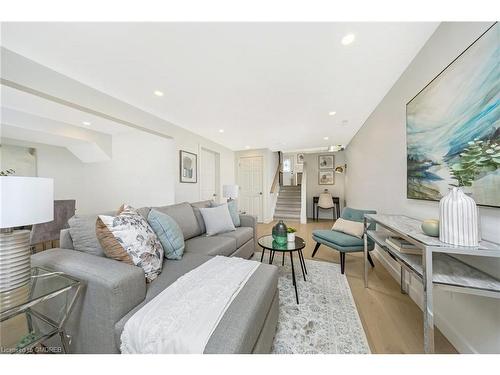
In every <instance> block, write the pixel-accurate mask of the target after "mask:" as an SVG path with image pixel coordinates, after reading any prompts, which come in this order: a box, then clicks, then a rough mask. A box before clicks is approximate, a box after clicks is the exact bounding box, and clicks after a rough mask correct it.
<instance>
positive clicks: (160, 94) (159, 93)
mask: <svg viewBox="0 0 500 375" xmlns="http://www.w3.org/2000/svg"><path fill="white" fill-rule="evenodd" d="M153 94H155V95H156V96H163V92H161V91H160V90H155V91H154V92H153Z"/></svg>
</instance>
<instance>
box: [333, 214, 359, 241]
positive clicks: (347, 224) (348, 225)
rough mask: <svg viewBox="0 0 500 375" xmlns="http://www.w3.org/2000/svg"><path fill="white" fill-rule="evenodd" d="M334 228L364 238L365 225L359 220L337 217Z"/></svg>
mask: <svg viewBox="0 0 500 375" xmlns="http://www.w3.org/2000/svg"><path fill="white" fill-rule="evenodd" d="M332 230H335V231H337V232H342V233H345V234H349V235H351V236H354V237H358V238H363V233H364V225H363V223H360V222H359V221H351V220H345V219H342V218H339V219H337V221H336V222H335V224H333V227H332Z"/></svg>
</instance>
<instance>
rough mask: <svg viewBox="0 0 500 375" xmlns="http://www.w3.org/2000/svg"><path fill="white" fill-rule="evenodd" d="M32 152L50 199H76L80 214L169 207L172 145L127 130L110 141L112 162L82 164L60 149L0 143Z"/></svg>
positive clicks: (146, 134)
mask: <svg viewBox="0 0 500 375" xmlns="http://www.w3.org/2000/svg"><path fill="white" fill-rule="evenodd" d="M3 142H5V143H7V144H17V145H23V146H28V147H34V148H36V151H37V169H38V176H40V177H51V178H53V179H54V195H55V199H76V207H77V212H78V213H81V214H86V213H97V212H103V211H112V210H116V209H118V208H119V207H120V206H121V205H122V204H123V203H128V204H131V205H132V206H134V207H136V208H139V207H143V206H161V205H167V204H172V203H174V195H175V189H174V181H173V179H172V176H173V175H175V171H176V167H177V166H176V164H175V163H174V154H175V145H174V142H173V140H171V139H165V138H161V137H158V136H155V135H152V134H148V133H144V132H141V131H137V130H133V131H130V132H127V133H122V134H118V135H114V136H113V140H112V149H113V153H112V155H113V156H112V160H111V161H107V162H97V163H83V162H81V161H80V160H79V159H78V158H76V157H75V156H74V155H73V154H72V153H71V152H69V151H68V150H67V149H66V148H64V147H58V146H50V145H44V144H35V143H27V142H24V141H16V140H8V139H6V140H4V139H2V143H3Z"/></svg>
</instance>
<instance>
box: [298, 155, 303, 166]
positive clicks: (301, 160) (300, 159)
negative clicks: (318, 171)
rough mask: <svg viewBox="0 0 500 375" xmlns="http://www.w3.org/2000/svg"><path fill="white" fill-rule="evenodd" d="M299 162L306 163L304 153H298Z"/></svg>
mask: <svg viewBox="0 0 500 375" xmlns="http://www.w3.org/2000/svg"><path fill="white" fill-rule="evenodd" d="M297 164H304V154H297Z"/></svg>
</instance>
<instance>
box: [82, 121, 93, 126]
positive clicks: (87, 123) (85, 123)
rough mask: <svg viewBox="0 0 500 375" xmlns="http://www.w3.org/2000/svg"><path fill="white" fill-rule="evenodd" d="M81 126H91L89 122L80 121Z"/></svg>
mask: <svg viewBox="0 0 500 375" xmlns="http://www.w3.org/2000/svg"><path fill="white" fill-rule="evenodd" d="M82 124H83V125H86V126H89V125H90V124H92V123H91V122H90V121H82Z"/></svg>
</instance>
